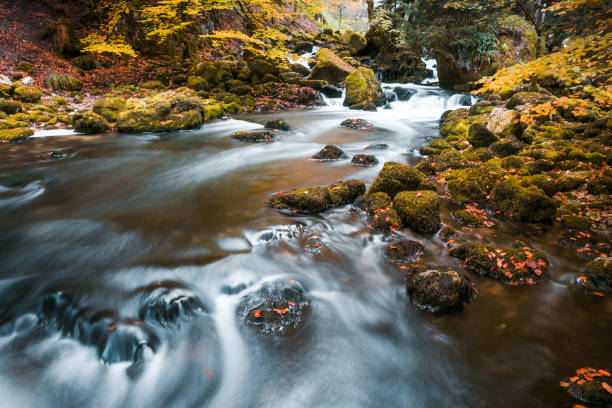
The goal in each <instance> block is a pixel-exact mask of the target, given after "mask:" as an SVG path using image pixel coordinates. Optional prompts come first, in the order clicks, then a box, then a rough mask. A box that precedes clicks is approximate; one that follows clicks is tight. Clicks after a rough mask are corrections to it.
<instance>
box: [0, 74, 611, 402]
mask: <svg viewBox="0 0 612 408" xmlns="http://www.w3.org/2000/svg"><path fill="white" fill-rule="evenodd" d="M388 86H389V88H391V89H393V88H394V87H396V86H400V85H398V84H389V85H388ZM401 86H404V87H406V88H409V89H410V92H411V93H414V95H412V97H410V99H408V100H407V101H399V100H396V101H394V102H391V103H390V106H389V108H390V109H380V110H379V111H378V112H355V111H349V110H348V109H346V108H343V107H342V106H341V104H339V103H338V101H329V102H330V103H331V105H330V106H327V107H322V108H316V109H310V110H300V111H288V112H282V113H275V114H260V115H241V116H239V117H237V118H234V119H231V120H227V121H217V122H212V123H208V124H206V125H205V126H204V127H202V128H201V129H200V130H196V131H188V132H176V133H171V134H159V135H157V134H149V135H140V136H134V135H103V136H94V137H83V136H78V135H74V134H72V135H67V136H62V137H56V136H52V135H48V136H47V137H40V138H33V139H32V140H31V141H30V142H29V143H28V144H27V145H6V146H1V147H0V149H1V150H0V152H1V153H2V156H1V157H2V159H1V160H0V258H1V259H2V268H1V270H0V299H2V300H1V301H0V395H2V396H3V398H2V399H3V404H2V405H3V406H7V407H46V406H49V407H51V406H53V407H56V406H62V407H82V406H104V407H107V406H108V407H114V406H129V407H151V406H164V407H167V406H211V407H224V408H225V407H278V406H284V407H304V406H322V407H332V406H333V407H379V406H380V407H383V406H402V407H425V406H436V407H437V406H440V407H442V406H444V407H446V406H448V407H450V406H453V407H454V406H469V407H490V406H499V407H502V406H504V407H505V406H507V407H516V406H532V407H548V406H563V404H565V405H568V404H570V400H569V397H567V396H566V395H565V393H563V392H562V391H561V390H559V387H558V380H559V378H561V377H563V376H565V375H567V374H568V373H570V372H571V371H572V370H573V369H575V368H576V367H581V366H584V365H592V366H600V365H602V366H605V365H606V364H608V365H609V362H610V361H609V357H610V356H609V354H606V353H608V350H609V338H610V327H612V318H611V317H610V316H612V313H610V312H611V311H612V310H611V309H612V304H611V303H610V301H609V300H600V299H593V298H590V297H587V296H585V295H584V294H583V293H582V292H580V291H576V290H574V289H572V287H573V284H572V282H573V276H574V275H575V274H576V273H578V272H579V266H580V265H581V263H580V261H579V260H577V259H573V258H572V257H571V255H569V254H567V253H564V252H563V251H562V250H560V249H558V248H557V247H556V246H555V242H556V232H555V231H554V230H550V231H543V232H531V231H529V230H525V229H517V227H516V226H513V225H509V224H505V223H504V222H503V221H501V220H496V222H497V226H496V228H494V229H482V230H478V229H476V230H474V231H472V232H471V234H473V236H477V237H479V239H480V240H482V241H487V242H496V243H501V244H507V243H509V242H510V241H512V240H514V239H517V238H521V239H524V240H526V241H527V242H529V243H530V244H533V245H534V246H536V247H538V248H540V249H543V250H544V251H546V253H547V255H548V256H549V259H551V262H552V268H551V269H552V274H551V275H550V277H549V278H550V279H549V280H548V281H546V282H545V283H544V284H542V285H539V286H538V287H526V288H509V287H504V286H502V285H501V284H499V283H497V282H495V281H491V280H486V279H483V278H481V277H477V276H472V279H474V280H475V281H476V282H478V284H479V286H480V289H481V294H480V296H479V298H478V299H477V300H476V301H474V302H472V303H471V304H470V305H468V306H467V307H466V309H465V310H464V311H463V312H462V313H461V314H455V315H448V316H431V315H427V314H424V313H422V312H418V311H417V310H416V309H414V308H413V307H412V306H411V305H410V304H409V302H408V301H407V299H406V295H405V290H404V288H403V286H402V284H401V278H400V277H399V276H398V275H397V272H396V270H395V269H393V268H391V267H389V266H388V265H387V264H385V263H384V262H383V261H382V259H381V256H380V253H381V251H382V249H383V247H385V245H386V244H387V243H388V242H389V241H390V240H393V239H396V238H394V237H390V236H384V235H383V234H380V233H377V232H374V231H372V230H370V229H369V228H368V227H367V225H366V224H367V223H366V219H365V215H364V214H362V213H360V212H359V211H356V210H354V209H350V208H349V207H345V208H340V209H334V210H330V211H327V212H325V213H323V214H321V215H320V216H294V217H288V216H284V215H281V214H279V213H276V212H274V211H272V210H270V209H268V208H266V207H265V205H264V204H263V202H264V200H265V198H266V197H267V196H268V195H269V194H271V193H273V192H277V191H281V190H286V189H290V188H294V187H301V186H316V185H328V184H330V183H332V182H335V181H337V180H340V179H346V178H358V179H361V180H364V181H365V182H366V183H370V182H371V181H372V180H373V179H374V177H375V176H376V174H377V173H378V171H379V170H380V168H381V167H382V164H383V163H384V162H385V161H390V160H393V161H402V162H406V161H409V162H415V161H417V160H418V157H419V156H418V153H417V152H418V148H419V147H420V146H422V145H423V144H425V143H426V142H427V141H428V140H429V139H431V138H434V137H436V136H437V134H438V118H439V117H440V115H441V114H442V112H443V111H444V110H446V109H450V108H456V107H459V106H461V103H462V102H464V103H465V101H466V98H465V97H464V96H462V95H451V94H449V93H447V92H445V91H443V90H441V89H439V88H435V87H428V86H422V85H401ZM354 117H361V118H363V119H366V120H368V121H370V122H372V123H373V125H374V126H373V128H372V129H370V130H366V131H359V130H352V129H347V128H342V127H340V126H339V123H340V122H341V121H342V120H344V119H347V118H354ZM277 118H282V119H284V120H286V121H287V122H288V123H290V124H291V125H292V127H293V128H294V131H293V132H288V133H286V134H284V135H283V136H282V137H281V138H280V140H279V141H278V142H275V143H269V144H253V145H251V144H244V143H241V142H239V141H236V140H233V139H231V138H230V137H229V136H230V134H231V133H232V132H234V131H237V130H245V129H257V128H260V127H261V126H262V125H263V124H264V123H265V122H266V121H267V120H269V119H277ZM329 143H333V144H337V145H339V146H341V147H342V149H344V150H345V151H346V152H347V154H348V155H349V157H350V156H352V155H354V154H358V153H366V152H368V151H366V150H364V149H365V147H366V146H367V145H369V144H374V143H386V144H388V145H389V146H390V148H389V149H388V150H383V151H376V152H375V154H376V156H377V157H378V158H379V161H380V164H379V165H378V166H376V167H372V168H364V167H356V166H351V165H350V160H344V161H339V162H324V163H323V162H316V161H312V160H308V158H309V157H310V156H311V155H312V154H314V153H316V152H317V151H318V150H320V149H321V148H322V147H323V146H325V145H326V144H329ZM58 151H61V152H62V154H56V155H55V157H53V156H51V155H50V154H49V152H58ZM442 216H443V221H445V222H447V223H449V224H452V223H453V221H452V220H451V219H450V217H449V215H448V209H446V208H445V209H444V213H443V214H442ZM403 234H404V235H405V236H406V237H408V238H411V239H416V240H418V241H420V242H421V243H422V244H423V245H424V246H425V247H426V249H427V257H429V260H431V261H432V262H436V263H441V264H449V263H450V264H453V265H456V264H455V261H454V260H452V259H451V258H449V257H448V256H447V255H446V253H445V246H444V242H443V241H442V240H441V239H440V238H439V237H438V236H433V237H432V236H418V235H415V234H413V233H411V232H410V231H405V232H404V233H403ZM293 280H295V281H298V282H299V283H300V284H301V285H302V286H303V288H304V292H305V294H306V295H307V296H308V298H309V299H310V304H309V311H308V314H307V315H304V319H303V324H302V325H301V327H299V329H296V330H293V331H292V332H290V333H288V334H287V336H284V337H276V336H262V335H258V334H257V332H256V331H255V330H253V328H252V327H250V326H249V325H248V324H246V323H247V322H246V320H245V319H244V318H243V316H241V315H240V314H238V312H237V308H238V305H239V304H240V302H241V301H243V299H244V298H245V297H246V296H249V294H250V293H253V291H254V290H256V289H257V288H258V287H259V286H260V285H262V283H264V282H270V281H271V282H290V281H293ZM606 359H608V361H606Z"/></svg>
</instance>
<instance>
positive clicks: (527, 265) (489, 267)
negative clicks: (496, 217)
mask: <svg viewBox="0 0 612 408" xmlns="http://www.w3.org/2000/svg"><path fill="white" fill-rule="evenodd" d="M449 255H450V256H452V257H455V258H458V259H460V260H462V261H463V264H464V266H465V267H466V268H467V269H468V270H469V271H471V272H475V273H478V274H480V275H486V276H490V277H492V278H494V279H497V280H499V281H501V282H504V283H506V284H511V285H524V284H530V285H533V284H535V283H539V282H541V281H542V279H543V277H544V274H545V273H546V270H547V269H548V259H547V258H546V255H545V254H544V252H542V251H540V250H537V249H534V248H530V247H528V246H526V245H525V244H524V243H522V242H520V241H516V242H515V243H514V244H513V246H512V247H511V248H497V247H495V246H494V245H490V244H487V245H485V244H473V243H466V244H463V245H460V246H458V247H455V248H452V249H451V250H450V252H449Z"/></svg>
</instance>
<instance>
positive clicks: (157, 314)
mask: <svg viewBox="0 0 612 408" xmlns="http://www.w3.org/2000/svg"><path fill="white" fill-rule="evenodd" d="M204 312H205V307H204V305H203V304H202V302H201V301H200V299H199V298H198V297H197V296H195V295H194V294H192V293H190V292H189V291H187V290H185V289H181V288H167V287H163V286H160V287H159V288H156V289H155V290H153V291H152V292H150V293H149V294H148V295H147V299H146V300H145V302H144V304H143V305H142V307H141V308H140V311H139V313H138V316H139V318H140V319H141V320H144V321H147V322H155V323H158V324H160V325H162V326H175V325H178V324H179V323H180V322H181V321H189V320H191V319H193V318H194V317H196V316H197V315H199V314H201V313H204Z"/></svg>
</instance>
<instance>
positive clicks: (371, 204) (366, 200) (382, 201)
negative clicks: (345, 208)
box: [355, 192, 391, 214]
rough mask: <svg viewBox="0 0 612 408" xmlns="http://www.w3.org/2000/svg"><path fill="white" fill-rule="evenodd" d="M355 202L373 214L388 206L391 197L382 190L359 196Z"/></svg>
mask: <svg viewBox="0 0 612 408" xmlns="http://www.w3.org/2000/svg"><path fill="white" fill-rule="evenodd" d="M355 204H356V205H357V206H359V207H360V208H363V209H364V210H365V211H367V212H369V213H370V214H374V213H376V212H379V211H381V210H384V209H386V208H389V207H390V205H391V197H389V195H388V194H386V193H382V192H378V193H372V194H367V195H364V196H362V197H359V199H358V201H356V202H355Z"/></svg>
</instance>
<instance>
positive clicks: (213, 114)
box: [204, 104, 223, 120]
mask: <svg viewBox="0 0 612 408" xmlns="http://www.w3.org/2000/svg"><path fill="white" fill-rule="evenodd" d="M222 117H223V106H221V105H220V104H208V105H204V120H212V119H217V118H222Z"/></svg>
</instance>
